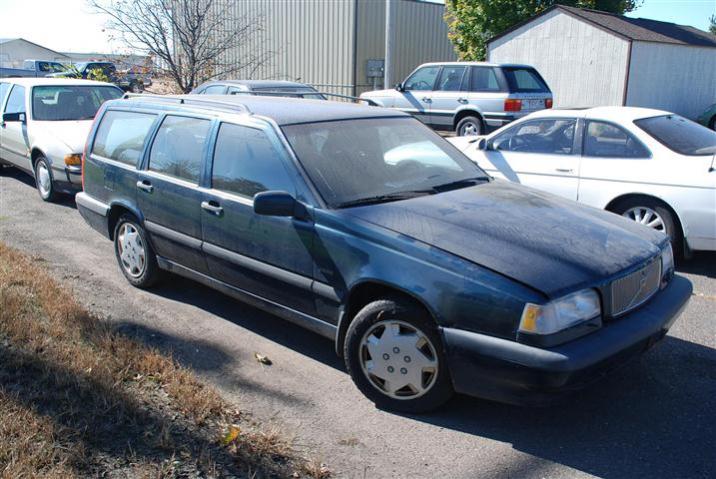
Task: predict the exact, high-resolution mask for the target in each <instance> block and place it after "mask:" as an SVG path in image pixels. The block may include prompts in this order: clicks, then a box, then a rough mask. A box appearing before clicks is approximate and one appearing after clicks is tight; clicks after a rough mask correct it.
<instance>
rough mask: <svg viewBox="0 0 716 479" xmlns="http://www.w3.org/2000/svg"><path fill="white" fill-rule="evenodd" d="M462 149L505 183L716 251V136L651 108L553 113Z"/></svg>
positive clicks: (464, 142)
mask: <svg viewBox="0 0 716 479" xmlns="http://www.w3.org/2000/svg"><path fill="white" fill-rule="evenodd" d="M450 141H452V142H453V144H455V145H456V146H457V147H458V148H460V149H461V150H462V151H463V152H464V153H465V154H466V155H468V156H469V157H470V158H471V159H473V160H474V161H476V162H477V163H478V164H479V165H480V166H481V167H482V168H483V169H484V170H486V171H488V172H489V173H490V174H492V175H493V176H495V177H497V178H503V179H507V180H509V181H513V182H516V183H522V184H524V185H527V186H532V187H534V188H538V189H541V190H545V191H548V192H550V193H554V194H556V195H560V196H563V197H566V198H569V199H571V200H575V201H579V202H580V203H586V204H588V205H591V206H595V207H597V208H601V209H606V210H609V211H612V212H614V213H617V214H620V215H623V216H626V217H629V218H631V219H633V220H634V221H637V222H639V223H642V224H644V225H647V226H650V227H652V228H654V229H657V230H659V231H662V232H664V233H666V234H667V235H669V236H670V237H671V239H672V242H673V243H674V244H675V245H676V246H683V248H684V251H685V252H686V253H688V252H689V251H690V250H712V251H713V250H716V170H715V169H714V168H716V165H715V164H714V163H715V162H716V132H714V131H711V130H709V129H708V128H705V127H703V126H701V125H699V124H697V123H694V122H692V121H690V120H687V119H685V118H683V117H680V116H678V115H675V114H672V113H668V112H664V111H659V110H650V109H645V108H631V107H598V108H591V109H585V110H544V111H540V112H537V113H533V114H532V115H529V116H527V117H525V118H522V119H520V120H518V121H516V122H514V123H512V124H510V125H508V126H506V127H504V128H501V129H500V130H497V131H495V132H494V133H492V134H491V135H489V136H486V137H482V138H480V139H474V138H473V139H468V138H453V139H451V140H450Z"/></svg>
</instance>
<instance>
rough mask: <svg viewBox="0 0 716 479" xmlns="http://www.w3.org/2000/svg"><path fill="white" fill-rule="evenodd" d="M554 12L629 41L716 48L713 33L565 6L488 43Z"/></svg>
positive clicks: (525, 22)
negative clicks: (559, 12)
mask: <svg viewBox="0 0 716 479" xmlns="http://www.w3.org/2000/svg"><path fill="white" fill-rule="evenodd" d="M553 10H561V11H562V12H564V13H566V14H568V15H571V16H573V17H576V18H579V19H580V20H584V21H586V22H587V23H590V24H592V25H594V26H596V27H597V28H601V29H602V30H605V31H608V32H609V33H612V34H614V35H616V36H618V37H621V38H624V39H626V40H633V41H640V42H656V43H670V44H674V45H688V46H698V47H711V48H716V35H711V34H710V33H707V32H704V31H703V30H699V29H698V28H694V27H691V26H688V25H677V24H675V23H669V22H660V21H658V20H649V19H648V18H629V17H625V16H623V15H616V14H614V13H608V12H602V11H599V10H591V9H587V8H574V7H567V6H564V5H555V6H553V7H550V8H548V9H547V10H545V11H544V12H542V13H540V14H539V15H537V16H534V17H532V18H530V19H528V20H526V21H524V22H522V23H519V24H517V25H515V26H514V27H512V28H510V29H508V30H506V31H505V32H503V33H501V34H500V35H497V36H495V37H493V38H491V39H490V40H489V41H488V43H490V42H493V41H495V40H497V39H498V38H501V37H503V36H505V35H507V34H509V33H511V32H513V31H515V30H517V29H518V28H520V27H522V26H523V25H526V24H528V23H529V22H531V21H532V20H534V19H536V18H539V17H541V16H542V15H546V14H547V13H549V12H551V11H553Z"/></svg>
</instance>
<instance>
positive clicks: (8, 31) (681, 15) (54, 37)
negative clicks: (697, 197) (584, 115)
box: [0, 0, 716, 53]
mask: <svg viewBox="0 0 716 479" xmlns="http://www.w3.org/2000/svg"><path fill="white" fill-rule="evenodd" d="M237 1H246V0H237ZM335 1H338V0H335ZM0 12H2V14H1V15H0V38H14V37H22V38H25V39H26V40H29V41H31V42H35V43H38V44H40V45H42V46H45V47H47V48H50V49H52V50H55V51H61V52H66V51H71V52H102V53H120V52H121V53H124V51H122V47H121V45H120V44H118V43H116V42H115V43H113V42H112V41H111V39H110V34H109V32H107V31H105V29H104V26H105V23H106V17H104V16H103V15H101V14H97V13H92V10H91V9H90V8H89V7H88V6H87V0H0ZM712 14H716V0H645V1H644V3H643V5H642V6H641V7H640V8H638V9H637V10H635V11H634V12H632V13H630V14H629V16H632V17H643V18H652V19H654V20H662V21H666V22H674V23H680V24H683V25H692V26H694V27H696V28H700V29H702V30H706V29H707V28H708V17H709V16H710V15H712Z"/></svg>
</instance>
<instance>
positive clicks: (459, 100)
mask: <svg viewBox="0 0 716 479" xmlns="http://www.w3.org/2000/svg"><path fill="white" fill-rule="evenodd" d="M467 101H468V100H467V98H458V99H457V102H458V103H462V104H463V105H464V104H465V103H467Z"/></svg>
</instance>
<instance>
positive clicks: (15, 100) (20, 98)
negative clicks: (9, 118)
mask: <svg viewBox="0 0 716 479" xmlns="http://www.w3.org/2000/svg"><path fill="white" fill-rule="evenodd" d="M5 113H25V87H22V86H18V85H15V86H14V87H13V88H12V90H10V98H8V99H7V105H6V106H5Z"/></svg>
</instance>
